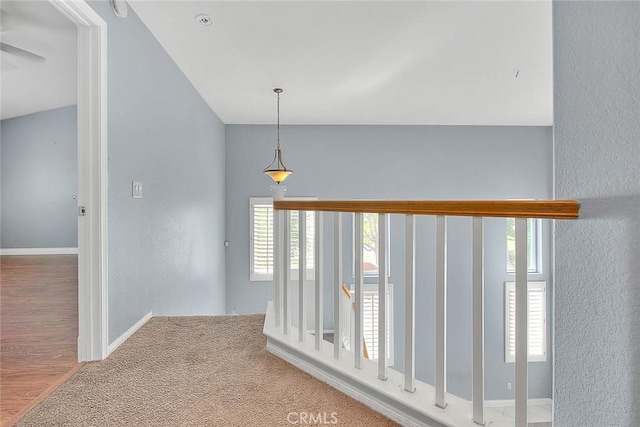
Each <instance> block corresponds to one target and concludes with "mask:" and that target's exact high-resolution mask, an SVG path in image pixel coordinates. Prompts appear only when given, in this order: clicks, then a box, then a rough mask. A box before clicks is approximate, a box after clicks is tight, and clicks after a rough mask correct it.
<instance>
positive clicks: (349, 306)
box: [340, 283, 393, 366]
mask: <svg viewBox="0 0 640 427" xmlns="http://www.w3.org/2000/svg"><path fill="white" fill-rule="evenodd" d="M344 289H346V287H344ZM354 293H355V289H354V286H353V285H351V288H350V290H349V291H348V293H346V294H345V293H341V299H340V331H341V337H340V340H341V341H342V345H343V346H344V348H345V349H347V350H349V351H353V350H352V347H351V343H352V342H353V340H354V337H355V305H354V304H353V298H352V296H353V294H354ZM362 294H363V295H362V334H363V337H362V338H363V339H364V344H365V347H366V355H367V356H368V358H369V359H370V360H377V359H378V356H379V354H378V342H379V341H378V307H379V303H378V301H379V298H378V284H377V283H367V284H364V287H363V289H362ZM386 303H387V304H386V306H387V307H386V316H387V365H389V366H391V365H393V284H391V283H388V284H387V301H386Z"/></svg>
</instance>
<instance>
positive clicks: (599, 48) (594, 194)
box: [554, 1, 640, 426]
mask: <svg viewBox="0 0 640 427" xmlns="http://www.w3.org/2000/svg"><path fill="white" fill-rule="evenodd" d="M554 7H555V10H554V42H555V65H554V68H555V130H554V131H555V165H556V166H555V174H556V185H555V191H556V195H557V197H558V198H577V199H579V200H580V202H581V203H582V209H581V219H580V220H579V221H576V222H558V223H557V225H556V244H555V251H556V288H555V345H556V360H555V372H554V377H555V383H554V396H555V401H554V405H555V406H554V407H555V415H554V418H555V419H554V421H555V423H556V425H558V426H565V425H567V426H578V425H581V426H601V425H607V426H637V425H640V406H639V405H638V402H639V401H640V261H639V260H640V73H639V69H640V2H637V1H636V2H554Z"/></svg>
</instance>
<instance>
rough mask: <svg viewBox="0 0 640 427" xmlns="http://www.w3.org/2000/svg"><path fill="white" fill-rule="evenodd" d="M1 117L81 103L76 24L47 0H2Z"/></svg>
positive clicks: (0, 21)
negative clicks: (77, 98)
mask: <svg viewBox="0 0 640 427" xmlns="http://www.w3.org/2000/svg"><path fill="white" fill-rule="evenodd" d="M0 6H1V8H2V10H1V13H0V30H1V33H0V41H2V43H5V44H9V45H10V46H13V47H14V48H18V49H19V50H23V51H27V52H29V53H32V54H35V55H37V56H40V57H42V59H38V58H37V57H36V56H32V55H29V54H24V53H21V52H19V51H16V50H15V49H11V48H9V52H4V51H2V52H0V60H1V64H2V73H1V79H2V80H1V84H2V97H1V98H2V100H1V102H2V104H1V118H2V119H6V118H10V117H16V116H21V115H24V114H30V113H34V112H37V111H43V110H49V109H52V108H58V107H63V106H67V105H73V104H75V103H76V68H77V62H76V50H77V44H76V27H75V25H73V24H72V23H71V21H69V19H67V18H66V17H64V16H63V15H62V14H61V13H60V12H59V11H57V10H56V9H54V7H53V6H51V5H50V4H49V3H48V2H46V1H6V0H3V1H2V3H1V4H0Z"/></svg>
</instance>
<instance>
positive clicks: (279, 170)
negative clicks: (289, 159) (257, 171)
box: [263, 88, 293, 184]
mask: <svg viewBox="0 0 640 427" xmlns="http://www.w3.org/2000/svg"><path fill="white" fill-rule="evenodd" d="M273 91H274V92H275V93H276V94H277V96H278V122H277V129H278V140H277V141H278V143H277V145H276V152H275V155H274V156H273V161H272V162H271V164H269V166H267V167H266V168H264V171H263V172H264V173H265V174H266V175H269V176H270V177H271V179H273V180H274V181H275V182H276V183H278V184H280V183H281V182H282V181H284V180H285V179H287V177H288V176H289V175H291V174H292V173H293V171H292V170H290V169H287V167H286V166H285V165H284V163H282V149H280V94H281V93H282V89H280V88H275V89H274V90H273Z"/></svg>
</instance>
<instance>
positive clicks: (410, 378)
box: [404, 215, 416, 393]
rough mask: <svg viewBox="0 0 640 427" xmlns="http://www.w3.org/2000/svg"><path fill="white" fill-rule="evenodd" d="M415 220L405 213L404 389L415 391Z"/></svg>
mask: <svg viewBox="0 0 640 427" xmlns="http://www.w3.org/2000/svg"><path fill="white" fill-rule="evenodd" d="M415 228H416V220H415V217H414V216H413V215H406V226H405V233H406V248H407V249H406V251H405V257H406V260H405V261H406V265H405V267H406V271H405V300H404V328H405V329H404V331H405V337H404V389H405V390H406V391H409V392H411V393H413V392H414V391H415V386H414V381H415V374H416V372H415V369H416V368H415V342H414V339H415V322H416V318H415V299H414V297H415V292H416V253H415V247H416V230H415Z"/></svg>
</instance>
